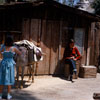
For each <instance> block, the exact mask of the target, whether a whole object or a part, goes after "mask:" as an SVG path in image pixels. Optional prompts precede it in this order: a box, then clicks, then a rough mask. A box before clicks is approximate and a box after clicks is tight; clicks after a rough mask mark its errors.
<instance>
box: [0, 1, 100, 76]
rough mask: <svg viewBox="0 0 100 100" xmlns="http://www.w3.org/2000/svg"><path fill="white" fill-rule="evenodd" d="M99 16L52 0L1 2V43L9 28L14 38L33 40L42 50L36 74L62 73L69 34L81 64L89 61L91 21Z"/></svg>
mask: <svg viewBox="0 0 100 100" xmlns="http://www.w3.org/2000/svg"><path fill="white" fill-rule="evenodd" d="M99 20H100V17H98V16H96V15H93V14H90V13H88V12H85V11H82V10H79V9H76V8H72V7H69V6H66V5H62V4H60V3H58V2H56V1H53V0H39V1H37V2H13V3H10V4H4V5H0V43H2V42H3V41H4V37H5V35H7V34H8V33H9V32H10V34H12V35H13V36H14V40H15V41H18V40H22V39H27V40H30V41H33V42H34V43H35V45H38V46H40V47H41V48H42V51H43V53H44V55H43V56H44V59H43V61H40V62H38V63H36V70H35V74H37V75H46V74H47V75H49V74H63V65H64V64H63V60H62V59H63V53H64V49H65V47H66V45H67V42H68V40H69V39H70V38H74V39H75V45H76V46H77V47H78V48H79V51H80V53H81V55H82V59H81V64H84V65H89V64H91V63H90V62H91V58H90V56H91V47H92V46H93V45H92V42H91V41H92V40H91V36H92V32H91V30H93V29H94V27H91V23H92V22H97V21H99ZM94 35H95V34H94ZM92 57H94V56H92ZM92 59H94V58H92ZM92 64H94V63H92Z"/></svg>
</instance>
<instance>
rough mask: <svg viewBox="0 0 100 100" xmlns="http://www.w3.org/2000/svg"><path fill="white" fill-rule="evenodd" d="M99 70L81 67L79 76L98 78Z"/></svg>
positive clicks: (93, 67)
mask: <svg viewBox="0 0 100 100" xmlns="http://www.w3.org/2000/svg"><path fill="white" fill-rule="evenodd" d="M96 74H97V68H96V67H95V66H82V67H80V73H79V76H80V77H81V78H96Z"/></svg>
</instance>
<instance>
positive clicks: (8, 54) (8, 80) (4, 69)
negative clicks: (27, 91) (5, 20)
mask: <svg viewBox="0 0 100 100" xmlns="http://www.w3.org/2000/svg"><path fill="white" fill-rule="evenodd" d="M0 51H1V54H2V56H3V59H2V61H1V62H0V99H2V92H3V87H4V86H5V85H7V87H8V90H7V99H8V100H9V99H11V98H12V96H11V95H10V91H11V85H14V83H15V77H14V67H15V64H16V63H15V61H14V59H13V58H14V54H15V53H17V54H21V53H20V51H19V50H18V49H17V48H15V47H14V46H13V38H12V37H11V36H9V37H7V38H6V39H5V43H4V45H2V47H1V49H0Z"/></svg>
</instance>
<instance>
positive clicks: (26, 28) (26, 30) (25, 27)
mask: <svg viewBox="0 0 100 100" xmlns="http://www.w3.org/2000/svg"><path fill="white" fill-rule="evenodd" d="M29 34H30V19H23V22H22V39H26V40H29Z"/></svg>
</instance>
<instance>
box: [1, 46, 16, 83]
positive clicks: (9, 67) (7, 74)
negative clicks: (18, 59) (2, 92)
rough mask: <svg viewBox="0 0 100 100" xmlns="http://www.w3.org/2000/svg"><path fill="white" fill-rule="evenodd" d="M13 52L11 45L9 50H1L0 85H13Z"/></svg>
mask: <svg viewBox="0 0 100 100" xmlns="http://www.w3.org/2000/svg"><path fill="white" fill-rule="evenodd" d="M14 54H15V52H12V47H11V49H10V50H9V51H6V50H5V47H4V52H2V55H3V59H2V61H1V62H0V85H14V83H15V77H14V75H15V74H14V73H15V72H14V67H15V61H14V59H13V57H14Z"/></svg>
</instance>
